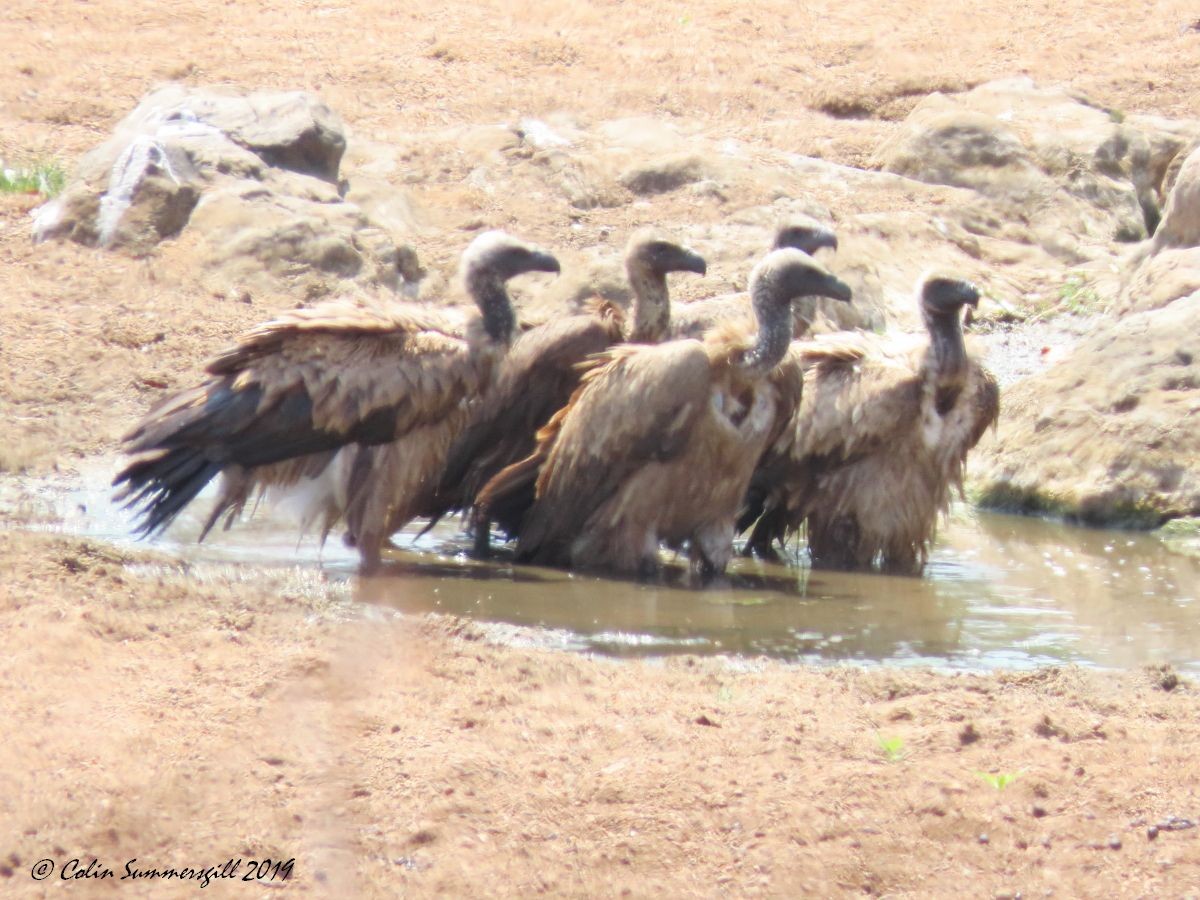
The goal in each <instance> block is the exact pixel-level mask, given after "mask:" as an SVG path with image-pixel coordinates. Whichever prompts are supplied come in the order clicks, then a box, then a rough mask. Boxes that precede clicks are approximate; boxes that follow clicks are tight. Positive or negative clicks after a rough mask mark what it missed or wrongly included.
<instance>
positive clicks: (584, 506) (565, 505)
mask: <svg viewBox="0 0 1200 900" xmlns="http://www.w3.org/2000/svg"><path fill="white" fill-rule="evenodd" d="M711 378H712V375H711V367H710V364H709V359H708V354H707V352H706V351H705V349H704V346H703V345H702V344H701V343H699V342H698V341H690V340H689V341H671V342H669V343H666V344H661V345H658V346H628V345H626V346H621V347H616V348H613V349H612V350H610V351H608V352H607V353H603V354H600V355H599V356H598V357H595V358H594V359H593V360H592V363H591V368H590V369H589V371H588V372H587V373H586V374H585V375H584V379H583V383H582V384H581V385H580V387H579V389H578V390H577V391H576V392H575V394H574V396H573V397H572V398H571V402H570V403H569V404H568V405H567V406H566V407H564V408H563V409H561V410H559V412H557V413H556V414H555V415H554V417H553V418H552V419H551V420H550V422H549V423H548V424H547V425H546V427H545V428H543V429H542V430H541V432H539V434H538V445H537V448H536V450H535V451H534V453H533V454H531V455H530V456H529V457H527V458H526V459H525V460H522V461H521V462H520V463H517V464H516V465H514V466H510V467H509V468H508V469H506V470H504V471H503V472H501V473H500V474H499V475H497V476H496V478H495V479H493V482H492V483H490V484H489V485H488V486H487V487H486V488H485V490H484V492H483V493H482V494H481V503H480V505H481V507H482V508H484V510H485V512H487V511H488V510H489V509H490V508H491V506H492V504H493V503H495V502H497V500H501V501H502V500H503V498H504V496H505V493H506V491H516V492H517V493H520V492H521V491H522V490H523V489H527V487H528V484H529V481H530V480H531V478H532V477H533V476H534V475H535V474H536V500H535V501H534V502H533V505H532V507H530V508H529V510H528V513H527V514H526V515H525V516H524V519H523V521H522V523H521V526H520V542H519V544H518V548H517V553H518V557H519V558H526V559H531V558H539V559H549V558H553V557H555V556H556V555H557V554H558V550H557V549H556V548H561V547H565V546H566V545H567V543H568V542H569V541H570V539H571V537H572V535H574V534H577V533H578V532H579V531H580V529H582V528H584V527H586V524H587V521H588V519H589V518H590V517H591V516H592V515H593V514H594V513H595V512H596V510H597V509H598V508H599V507H600V506H601V505H602V504H603V503H604V502H605V501H606V500H607V499H608V498H609V497H611V496H612V494H613V493H614V492H615V491H616V490H617V488H618V487H619V486H620V485H621V483H622V482H623V481H624V480H625V479H626V478H627V477H628V476H629V474H630V473H632V472H633V471H635V470H636V469H637V468H639V467H640V466H642V465H644V464H645V463H647V462H650V461H665V460H668V459H671V458H672V457H674V456H676V455H677V454H678V453H679V452H680V451H681V450H682V449H683V448H684V446H685V443H686V441H687V440H688V438H689V435H690V434H691V431H692V428H693V427H694V425H695V422H696V420H697V419H698V417H699V416H700V415H701V414H702V413H703V412H704V411H705V409H706V407H707V405H708V404H709V403H710V400H711V396H710V395H711V384H710V382H711Z"/></svg>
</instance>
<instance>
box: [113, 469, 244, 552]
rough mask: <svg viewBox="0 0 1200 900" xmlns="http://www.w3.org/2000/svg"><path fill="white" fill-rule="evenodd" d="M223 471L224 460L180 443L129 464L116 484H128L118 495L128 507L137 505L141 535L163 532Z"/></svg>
mask: <svg viewBox="0 0 1200 900" xmlns="http://www.w3.org/2000/svg"><path fill="white" fill-rule="evenodd" d="M220 471H221V464H220V463H217V462H213V461H212V460H210V459H207V458H206V457H205V456H204V455H203V454H202V453H201V452H200V451H198V450H196V449H194V448H190V447H176V448H174V449H172V450H169V451H167V452H166V453H164V454H162V455H160V456H157V457H152V458H150V459H143V460H138V461H137V462H134V463H132V464H130V465H129V466H127V467H126V468H125V469H124V470H123V471H122V472H121V473H120V474H119V475H117V477H116V479H115V480H114V481H113V484H114V485H121V484H126V485H127V487H126V488H124V489H123V490H122V492H121V493H120V494H119V495H118V499H120V500H125V501H126V502H125V508H126V509H137V510H138V514H139V516H140V521H139V522H138V523H137V526H136V531H137V533H138V535H139V536H140V537H150V536H152V535H155V534H158V533H160V532H162V531H163V530H164V529H165V528H166V527H167V526H168V525H170V524H171V522H172V521H174V519H175V517H176V516H178V515H179V513H180V512H181V511H182V510H183V508H184V507H185V506H187V505H188V504H189V503H191V502H192V500H194V499H195V498H196V495H197V494H199V493H200V492H201V491H202V490H204V486H205V485H206V484H208V483H209V482H210V481H212V479H213V478H214V477H215V476H216V474H217V473H218V472H220Z"/></svg>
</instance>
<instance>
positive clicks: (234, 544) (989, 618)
mask: <svg viewBox="0 0 1200 900" xmlns="http://www.w3.org/2000/svg"><path fill="white" fill-rule="evenodd" d="M114 468H115V466H114V464H113V463H111V462H109V463H108V464H107V465H104V466H101V465H99V464H97V465H96V466H95V467H94V468H89V469H87V470H86V471H85V472H84V473H83V477H82V478H76V479H73V480H71V481H60V482H57V483H56V482H53V481H45V482H36V483H29V482H26V483H25V484H22V485H19V486H17V485H16V484H15V483H14V482H9V483H8V484H7V485H6V486H5V488H4V491H3V492H2V493H0V503H2V504H3V507H4V508H6V509H7V510H9V511H10V517H11V515H12V511H14V508H15V512H16V514H17V515H16V517H17V518H20V519H28V520H30V521H32V522H33V524H32V525H29V526H22V527H30V528H38V527H43V528H46V529H48V530H53V531H60V532H67V533H72V534H81V535H88V536H91V537H95V538H99V539H103V540H107V541H111V542H113V543H116V544H119V545H122V546H126V547H130V546H152V547H154V548H156V549H158V550H160V551H165V552H167V553H170V554H172V555H175V556H177V557H179V558H181V559H186V560H188V561H191V562H202V563H212V564H230V565H239V566H244V565H251V564H253V565H257V566H285V567H293V566H296V565H300V566H312V567H317V566H320V567H321V568H322V569H324V570H325V572H326V573H328V574H329V575H330V576H332V577H334V578H339V577H342V578H347V579H349V578H351V576H352V575H353V574H354V572H355V568H356V565H357V557H356V555H355V554H354V553H353V552H352V551H350V550H348V549H346V548H345V547H343V546H342V544H341V542H340V540H338V539H337V538H336V537H332V538H331V539H330V540H329V541H328V542H327V543H326V545H325V546H324V548H322V547H321V546H320V545H319V544H318V542H317V541H316V540H315V538H312V537H307V538H304V539H302V540H300V541H297V539H296V535H295V532H294V531H293V530H292V526H291V524H290V520H289V518H288V517H287V515H286V513H285V512H284V511H283V510H279V509H264V510H260V511H259V513H258V514H257V515H256V516H255V518H254V519H252V520H250V521H245V522H241V523H239V524H238V525H235V526H234V528H233V529H232V530H231V531H228V532H218V533H214V534H212V535H210V536H209V538H208V539H207V540H206V541H205V542H204V543H203V544H197V543H196V542H195V536H196V534H197V533H198V531H199V523H200V516H201V514H202V513H203V512H205V511H207V508H208V504H207V503H206V502H205V500H206V497H207V495H205V496H202V497H201V499H200V501H198V502H197V503H196V504H195V507H196V513H195V514H193V515H192V516H191V517H190V518H188V517H181V520H180V521H179V522H177V523H176V524H175V525H174V526H173V527H172V529H171V530H170V532H169V533H168V535H166V536H164V537H161V538H158V539H156V540H155V541H154V542H152V543H150V544H139V543H138V542H136V541H134V540H133V539H132V538H131V537H130V535H129V526H130V520H129V517H128V515H127V514H126V513H125V512H124V511H122V510H120V509H119V508H118V507H116V506H114V505H113V504H112V502H111V499H110V492H109V489H108V487H107V480H108V478H109V477H111V472H112V471H113V470H114ZM38 521H42V522H45V523H47V524H45V525H42V526H39V525H37V522H38ZM418 530H419V528H418V527H413V528H411V529H410V530H409V531H408V532H407V533H404V534H400V535H397V537H396V539H395V541H396V543H397V544H398V545H399V546H400V547H401V548H403V549H401V550H398V551H395V552H393V553H391V554H390V556H389V560H390V561H389V565H388V568H387V573H386V575H383V576H380V577H376V578H371V579H355V581H354V584H353V587H352V594H353V596H354V597H355V599H356V600H357V601H358V602H359V603H362V604H373V605H377V606H381V607H389V608H394V609H396V610H399V611H402V612H405V613H425V612H440V613H448V614H453V615H458V616H465V617H469V618H471V619H474V620H477V621H480V622H482V623H492V624H494V625H496V626H497V629H496V630H497V633H498V634H502V635H511V634H513V633H514V632H513V629H507V628H505V626H511V625H517V626H525V627H526V628H531V629H533V631H532V632H530V631H523V632H521V634H522V638H521V640H522V641H525V642H527V641H528V639H529V635H530V634H533V635H535V637H536V641H535V642H536V643H538V644H541V645H545V646H552V647H561V648H565V649H573V650H582V651H590V652H598V653H604V654H609V655H613V656H661V655H665V654H672V653H695V654H710V653H724V654H739V655H755V656H757V655H766V656H770V657H774V658H778V659H783V660H789V661H797V662H853V663H857V664H888V665H920V666H934V667H936V668H940V669H951V670H976V671H982V670H992V669H1000V668H1004V669H1023V668H1031V667H1034V666H1038V665H1044V664H1051V663H1063V662H1071V663H1077V664H1080V665H1085V666H1098V667H1104V668H1127V667H1134V666H1139V665H1144V664H1148V663H1155V664H1157V663H1165V662H1169V663H1172V664H1173V665H1175V666H1176V667H1177V668H1178V669H1180V670H1184V671H1191V672H1194V673H1200V559H1196V558H1195V557H1192V556H1187V555H1184V554H1181V553H1176V552H1172V551H1171V550H1170V549H1169V548H1168V547H1166V546H1165V545H1164V544H1163V542H1162V541H1160V540H1158V539H1157V538H1154V537H1151V536H1149V535H1145V534H1140V533H1136V532H1124V531H1106V530H1094V529H1083V528H1077V527H1073V526H1068V525H1063V524H1058V523H1054V522H1046V521H1042V520H1037V519H1029V518H1024V517H1017V516H1007V515H1000V514H991V513H982V512H975V511H972V510H969V509H967V508H965V507H960V508H956V510H955V512H954V514H953V516H952V517H951V520H950V522H949V523H947V524H945V525H944V526H943V528H942V530H941V533H940V535H939V539H938V542H937V545H936V547H935V549H934V552H933V555H932V558H931V561H930V564H929V566H928V569H927V574H926V576H925V577H924V578H921V579H914V578H899V577H891V576H883V575H858V574H846V573H834V572H820V571H813V570H810V569H809V568H807V567H799V568H788V567H784V566H779V565H771V564H765V563H759V562H756V561H749V560H739V561H737V562H736V563H735V564H734V565H733V566H732V567H731V571H730V576H729V579H728V584H726V585H722V586H719V587H712V588H707V589H704V590H692V589H687V588H683V587H674V586H663V585H646V584H638V583H635V582H627V581H617V580H611V579H604V578H599V577H594V576H589V575H577V574H571V573H566V572H559V571H554V570H548V569H539V568H532V567H523V566H512V565H510V564H507V563H504V562H493V563H477V562H474V561H471V560H468V559H466V558H465V555H464V553H465V551H466V549H467V547H468V541H467V540H466V539H465V538H464V537H463V536H462V535H461V534H459V533H458V530H457V524H456V523H453V522H449V523H441V524H439V526H438V527H437V528H435V529H433V530H432V531H431V532H430V533H428V534H426V535H423V536H421V537H419V538H417V537H415V535H416V532H417V531H418Z"/></svg>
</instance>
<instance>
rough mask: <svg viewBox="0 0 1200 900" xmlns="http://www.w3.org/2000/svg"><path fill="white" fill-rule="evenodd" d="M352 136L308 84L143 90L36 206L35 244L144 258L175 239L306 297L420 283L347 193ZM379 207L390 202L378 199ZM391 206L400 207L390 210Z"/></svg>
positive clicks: (414, 269)
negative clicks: (339, 289)
mask: <svg viewBox="0 0 1200 900" xmlns="http://www.w3.org/2000/svg"><path fill="white" fill-rule="evenodd" d="M345 148H346V139H345V135H344V133H343V129H342V126H341V123H340V122H339V120H338V118H337V116H336V115H335V114H334V113H333V112H332V111H331V110H330V109H329V108H328V107H327V106H325V104H323V103H321V102H320V101H319V100H317V99H316V98H315V97H313V96H311V95H309V94H304V93H294V92H293V93H255V94H249V95H246V96H236V95H230V94H227V93H222V92H218V91H213V90H206V89H201V88H191V87H186V86H183V85H178V84H169V85H166V86H163V87H160V88H158V89H156V90H154V91H152V92H151V93H150V94H148V95H147V96H146V97H145V98H144V99H143V100H142V102H141V103H139V104H138V106H137V107H136V108H135V109H134V110H133V111H132V112H131V113H130V114H129V115H128V116H126V117H125V119H124V120H123V121H122V122H120V123H119V124H118V125H117V127H116V129H115V131H114V134H113V137H112V138H110V139H109V140H107V141H105V142H104V143H103V144H101V145H100V146H99V147H97V148H96V149H94V150H92V151H91V152H89V153H88V154H86V155H85V156H84V157H83V158H82V159H81V160H80V162H79V164H78V166H77V168H76V172H75V177H74V179H73V181H72V182H71V183H70V184H69V185H68V187H67V189H66V190H65V191H64V192H63V194H62V195H61V196H60V197H59V198H57V199H56V200H53V201H51V202H50V203H47V204H46V205H45V206H43V207H42V208H41V209H40V210H38V211H37V213H36V215H35V220H34V229H33V230H34V238H35V240H39V241H41V240H48V239H52V238H65V239H69V240H73V241H76V242H79V243H83V244H88V245H92V246H100V247H106V248H114V249H122V250H125V251H127V252H130V253H133V254H135V255H140V254H145V253H149V252H150V251H152V250H153V249H154V248H155V247H156V246H157V245H158V244H159V243H161V242H162V241H164V240H166V239H168V238H175V237H180V238H183V239H186V240H187V241H190V242H191V243H193V244H194V245H195V246H197V247H199V248H201V253H200V264H201V266H202V268H203V269H204V270H205V271H207V272H208V273H209V274H210V275H211V276H213V277H214V278H215V279H216V280H217V281H218V282H221V281H224V282H227V283H226V284H216V285H213V287H214V289H218V290H219V289H223V288H225V287H228V286H229V285H230V284H237V285H245V284H248V283H249V284H254V286H255V287H256V288H259V289H261V288H267V289H270V288H272V287H273V288H277V289H288V288H294V287H296V286H297V285H296V280H297V279H300V280H301V281H303V280H306V279H307V280H309V281H310V283H309V284H307V285H301V287H302V289H303V290H304V292H305V293H308V294H312V293H314V292H315V293H321V292H323V291H325V290H329V289H332V286H333V284H334V283H336V282H337V281H339V280H351V281H355V282H357V283H359V284H364V285H378V286H382V287H386V288H392V289H395V288H399V287H401V286H406V287H408V288H409V289H410V290H411V289H412V288H413V287H414V283H413V279H414V278H417V277H419V275H420V271H421V270H420V266H419V265H417V262H416V257H415V253H414V252H413V251H412V249H411V248H408V247H405V246H403V245H400V244H399V243H398V242H397V241H396V239H395V238H394V237H393V233H394V232H396V231H403V230H405V228H404V225H405V224H406V223H405V221H404V214H403V212H397V211H396V210H395V209H394V204H393V207H392V208H388V209H387V210H386V212H387V213H388V214H389V215H388V216H387V218H388V222H387V224H386V225H381V224H380V223H378V222H375V221H373V220H372V219H371V218H370V217H369V216H368V215H367V214H366V213H364V211H363V210H362V209H361V208H360V207H359V206H357V205H356V204H354V203H352V202H348V201H347V200H345V199H344V198H343V197H342V193H343V190H342V188H343V187H344V185H341V184H340V183H339V174H340V173H339V166H340V164H341V159H342V155H343V153H344V151H345ZM381 206H382V205H381ZM393 213H394V214H393Z"/></svg>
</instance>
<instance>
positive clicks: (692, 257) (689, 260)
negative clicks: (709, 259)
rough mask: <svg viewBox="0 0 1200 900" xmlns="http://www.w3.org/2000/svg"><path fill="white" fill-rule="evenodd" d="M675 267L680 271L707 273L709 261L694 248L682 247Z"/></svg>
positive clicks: (698, 273)
mask: <svg viewBox="0 0 1200 900" xmlns="http://www.w3.org/2000/svg"><path fill="white" fill-rule="evenodd" d="M675 269H676V271H679V272H695V273H696V274H697V275H706V274H708V263H706V262H705V261H704V257H703V256H701V255H700V254H699V253H696V252H695V251H693V250H688V249H681V250H680V253H679V260H678V264H677V265H676V266H675Z"/></svg>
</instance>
